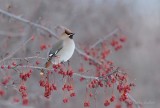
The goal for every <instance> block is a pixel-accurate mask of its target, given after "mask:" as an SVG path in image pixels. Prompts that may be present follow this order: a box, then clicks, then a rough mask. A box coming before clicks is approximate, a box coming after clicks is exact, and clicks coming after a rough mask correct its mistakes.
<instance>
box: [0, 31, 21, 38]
mask: <svg viewBox="0 0 160 108" xmlns="http://www.w3.org/2000/svg"><path fill="white" fill-rule="evenodd" d="M0 36H8V37H23V36H24V34H18V33H12V32H4V31H0Z"/></svg>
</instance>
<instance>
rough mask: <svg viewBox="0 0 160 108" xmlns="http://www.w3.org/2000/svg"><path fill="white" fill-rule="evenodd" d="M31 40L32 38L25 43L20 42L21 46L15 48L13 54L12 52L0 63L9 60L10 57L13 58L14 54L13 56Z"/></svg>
mask: <svg viewBox="0 0 160 108" xmlns="http://www.w3.org/2000/svg"><path fill="white" fill-rule="evenodd" d="M31 39H32V37H30V38H29V39H28V40H27V41H25V42H22V45H21V46H20V47H19V48H17V49H16V50H15V51H14V52H12V53H11V54H9V55H8V56H7V57H5V58H3V59H2V60H1V61H0V63H1V62H3V61H5V60H7V59H9V58H11V57H12V56H14V54H15V53H16V52H18V51H19V50H20V49H21V48H22V47H24V46H25V45H26V44H27V43H28V42H29V41H30V40H31Z"/></svg>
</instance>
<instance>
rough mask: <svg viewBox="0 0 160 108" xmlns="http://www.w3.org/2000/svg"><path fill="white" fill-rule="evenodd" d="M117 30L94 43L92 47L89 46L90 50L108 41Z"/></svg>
mask: <svg viewBox="0 0 160 108" xmlns="http://www.w3.org/2000/svg"><path fill="white" fill-rule="evenodd" d="M118 31H119V29H115V30H113V31H112V32H111V33H109V34H108V35H107V36H105V37H103V38H100V39H99V40H98V41H96V42H95V43H94V44H93V45H91V46H90V48H94V47H96V46H97V45H98V44H100V43H102V42H103V41H104V40H106V39H108V38H109V37H111V36H113V35H114V34H115V33H117V32H118Z"/></svg>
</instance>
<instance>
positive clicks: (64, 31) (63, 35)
mask: <svg viewBox="0 0 160 108" xmlns="http://www.w3.org/2000/svg"><path fill="white" fill-rule="evenodd" d="M58 28H60V29H61V30H62V32H61V35H60V39H66V38H70V39H73V36H74V33H73V32H72V31H71V30H70V29H68V28H66V27H64V26H58Z"/></svg>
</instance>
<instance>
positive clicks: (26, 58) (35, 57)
mask: <svg viewBox="0 0 160 108" xmlns="http://www.w3.org/2000/svg"><path fill="white" fill-rule="evenodd" d="M28 59H43V60H46V58H43V57H39V56H31V57H25V58H11V60H28Z"/></svg>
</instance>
